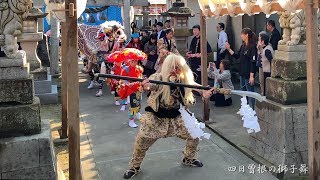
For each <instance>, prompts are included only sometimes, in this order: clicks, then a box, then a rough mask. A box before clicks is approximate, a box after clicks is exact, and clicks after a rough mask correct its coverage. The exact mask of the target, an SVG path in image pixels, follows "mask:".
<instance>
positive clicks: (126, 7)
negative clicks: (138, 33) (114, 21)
mask: <svg viewBox="0 0 320 180" xmlns="http://www.w3.org/2000/svg"><path fill="white" fill-rule="evenodd" d="M122 18H123V26H124V33H125V34H126V35H127V37H129V38H130V37H131V27H130V23H131V22H130V1H126V0H125V1H123V17H122Z"/></svg>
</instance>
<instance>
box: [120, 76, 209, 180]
mask: <svg viewBox="0 0 320 180" xmlns="http://www.w3.org/2000/svg"><path fill="white" fill-rule="evenodd" d="M149 79H151V80H162V78H161V75H160V74H159V73H155V74H153V75H151V76H150V78H149ZM162 88H163V86H161V85H155V84H152V85H151V88H150V90H151V94H150V96H149V98H148V101H147V103H148V107H146V109H145V110H146V113H145V114H143V115H142V116H141V118H140V121H141V127H140V131H139V133H138V135H137V137H136V142H135V144H134V151H133V157H132V159H131V161H130V163H129V168H130V170H128V171H127V172H126V173H125V175H124V178H126V179H128V178H131V177H133V176H134V175H136V174H137V173H138V172H139V171H140V165H141V163H142V161H143V158H144V157H145V155H146V151H147V150H148V149H149V147H150V146H151V145H152V144H153V143H154V142H156V141H157V140H158V139H160V138H166V137H173V136H177V137H179V138H181V139H183V140H186V141H187V143H186V147H185V149H184V151H183V154H184V157H185V158H184V159H183V163H184V164H186V165H191V166H197V167H202V166H203V165H202V163H201V162H200V161H198V160H197V159H196V156H197V146H198V144H199V139H198V138H197V139H193V138H192V137H191V136H190V134H189V133H188V130H187V128H186V127H185V125H184V122H183V120H182V118H181V114H180V112H179V107H180V103H181V104H184V88H182V89H180V88H174V87H172V88H171V96H170V103H169V104H164V103H162V102H160V99H161V96H162Z"/></svg>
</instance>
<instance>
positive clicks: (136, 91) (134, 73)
mask: <svg viewBox="0 0 320 180" xmlns="http://www.w3.org/2000/svg"><path fill="white" fill-rule="evenodd" d="M142 73H143V69H142V68H141V67H140V66H138V65H136V66H131V65H129V66H126V67H124V68H123V70H122V72H121V75H122V76H129V77H134V78H142ZM124 83H125V84H126V83H128V82H126V81H124ZM132 85H133V86H131V87H129V88H130V89H128V90H130V91H133V93H130V95H129V97H130V109H129V118H130V119H132V118H133V116H134V115H136V114H137V113H138V112H139V111H140V108H141V105H140V101H141V90H140V85H139V84H138V83H132ZM120 94H122V93H120Z"/></svg>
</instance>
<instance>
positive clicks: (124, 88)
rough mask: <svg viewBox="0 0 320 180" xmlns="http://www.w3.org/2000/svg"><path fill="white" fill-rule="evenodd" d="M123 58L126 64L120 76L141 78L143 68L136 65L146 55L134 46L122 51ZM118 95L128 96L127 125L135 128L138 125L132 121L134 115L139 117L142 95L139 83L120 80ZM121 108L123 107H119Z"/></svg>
mask: <svg viewBox="0 0 320 180" xmlns="http://www.w3.org/2000/svg"><path fill="white" fill-rule="evenodd" d="M122 54H123V58H124V59H125V60H126V62H127V64H128V66H125V67H124V68H123V70H122V72H121V75H122V76H129V77H135V78H142V73H143V68H142V67H141V66H139V65H138V61H140V60H146V59H147V55H146V54H144V53H143V52H142V51H140V50H137V49H134V48H126V49H124V50H123V51H122ZM118 93H119V96H120V97H121V98H122V99H126V98H127V97H129V99H130V102H128V103H130V108H129V126H130V127H133V128H136V127H138V125H137V124H136V123H135V122H134V116H136V117H137V118H138V119H139V117H140V108H141V105H140V101H141V95H142V89H141V85H140V83H138V82H128V81H120V87H119V88H118ZM121 110H123V108H121Z"/></svg>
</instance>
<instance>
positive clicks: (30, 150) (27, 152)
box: [0, 120, 56, 180]
mask: <svg viewBox="0 0 320 180" xmlns="http://www.w3.org/2000/svg"><path fill="white" fill-rule="evenodd" d="M41 126H42V128H41V131H39V134H36V135H31V136H23V137H16V138H3V139H0V147H1V151H0V159H1V161H0V179H52V180H53V179H56V172H55V171H56V162H55V161H56V158H55V154H54V149H53V148H54V147H53V143H52V140H51V130H50V123H49V120H42V123H41Z"/></svg>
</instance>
